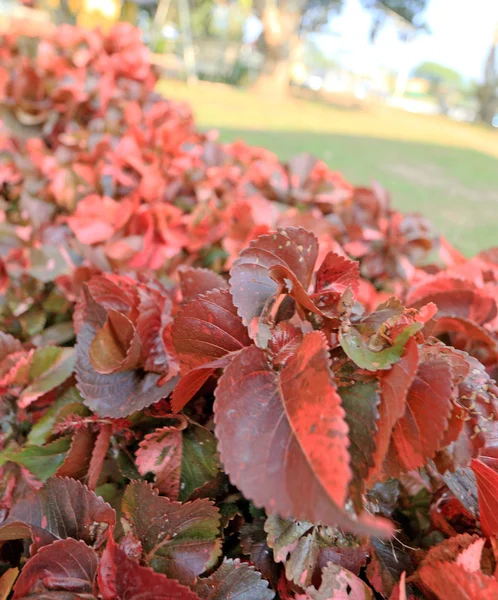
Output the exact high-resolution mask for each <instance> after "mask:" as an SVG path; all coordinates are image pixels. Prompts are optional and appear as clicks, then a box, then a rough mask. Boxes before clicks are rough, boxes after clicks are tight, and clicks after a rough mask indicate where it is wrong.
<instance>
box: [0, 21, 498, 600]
mask: <svg viewBox="0 0 498 600" xmlns="http://www.w3.org/2000/svg"><path fill="white" fill-rule="evenodd" d="M0 56H1V58H2V61H1V66H0V102H1V105H2V107H3V115H4V121H5V123H4V124H5V128H4V130H3V133H2V137H1V138H0V159H1V162H0V183H1V202H2V204H1V210H2V221H1V224H0V234H1V235H0V251H1V264H0V289H1V293H2V296H1V299H2V301H1V312H0V318H1V325H2V333H1V334H0V389H1V394H2V396H1V398H2V402H1V405H0V406H1V415H2V435H1V452H0V462H1V467H0V468H1V475H2V480H1V485H0V506H1V519H2V521H1V523H0V540H3V546H2V548H1V567H2V571H3V576H2V579H1V580H0V589H2V593H3V594H4V596H3V597H7V595H8V594H9V591H10V590H11V589H12V590H13V592H12V593H13V598H29V597H33V598H35V597H36V598H47V599H48V598H60V599H69V598H87V599H90V598H103V599H112V598H126V599H127V600H133V599H138V598H140V599H149V598H150V599H151V600H152V599H158V600H160V599H165V600H166V599H173V598H175V599H181V600H195V599H197V600H199V598H200V599H210V600H214V599H216V600H226V599H228V598H232V597H233V598H235V597H237V598H243V599H244V600H270V599H271V598H274V597H278V598H281V599H282V600H291V599H295V600H318V599H320V600H329V599H330V600H332V599H339V598H354V599H361V600H363V599H370V598H374V597H383V598H391V599H393V600H396V599H399V600H401V599H403V598H420V597H426V598H434V597H435V598H439V599H442V600H445V599H447V598H452V599H453V598H455V599H457V600H458V599H459V598H462V599H463V598H465V599H468V598H475V599H477V598H489V599H491V598H496V597H498V581H497V579H496V578H495V575H494V574H495V573H496V572H497V571H496V567H497V564H498V554H497V553H498V546H497V544H496V535H497V534H498V521H497V517H496V515H497V508H498V507H497V504H496V502H497V500H496V497H497V493H498V466H497V462H496V461H497V456H498V454H497V451H496V437H497V429H496V425H495V418H496V414H497V409H498V404H497V403H498V400H497V394H498V388H497V387H496V386H495V383H494V380H493V377H494V376H496V369H497V363H498V361H497V339H498V338H497V334H498V316H497V306H496V303H497V300H498V253H497V252H496V251H495V250H490V251H486V252H482V253H480V254H479V255H477V256H476V257H474V258H472V259H470V260H467V259H466V258H465V257H463V256H462V255H460V254H459V253H458V251H456V250H455V249H454V248H452V247H451V246H450V245H449V244H448V243H447V242H446V240H445V239H444V238H440V237H438V236H437V235H436V234H435V233H434V232H433V231H432V229H431V226H430V224H429V223H428V222H427V221H426V220H425V219H424V218H422V217H420V216H418V215H403V214H400V213H399V212H397V211H395V210H394V209H393V208H391V205H390V201H389V197H388V194H387V193H386V192H385V191H384V190H383V189H382V188H381V187H380V186H379V185H377V184H375V185H373V186H372V187H371V188H358V187H354V186H353V185H351V184H350V183H349V182H347V181H346V180H345V179H344V178H343V177H342V176H341V175H340V174H339V173H337V172H333V171H330V170H329V169H328V167H327V166H326V165H325V164H324V163H322V162H320V161H318V160H316V159H314V158H312V157H311V156H309V155H300V156H298V157H296V158H295V159H293V160H291V161H289V163H286V164H284V163H281V162H280V161H279V160H278V159H277V158H276V157H275V156H274V155H273V154H271V153H269V152H268V151H266V150H264V149H261V148H253V147H250V146H247V145H245V144H244V143H243V142H237V143H234V144H221V143H219V142H217V140H216V134H215V133H214V132H207V133H202V132H199V131H198V130H197V129H196V128H195V124H194V122H193V119H192V116H191V113H190V111H189V109H188V107H186V106H184V105H183V104H179V103H176V102H172V101H167V100H164V99H162V98H160V97H159V96H157V95H156V94H155V93H154V91H153V90H154V84H155V75H154V73H153V71H152V69H151V68H150V66H149V64H148V62H147V54H146V50H145V49H144V47H143V46H142V45H141V43H140V40H139V36H138V33H137V31H136V30H134V29H133V28H131V27H130V26H127V25H119V26H117V27H115V28H114V29H113V30H112V31H110V32H109V33H107V34H102V33H99V32H89V31H84V30H79V29H75V28H69V27H62V28H60V29H58V30H56V31H55V32H52V33H48V34H47V35H46V36H45V37H44V38H43V39H33V38H31V39H27V38H23V37H20V36H4V37H3V38H2V40H1V44H0ZM75 341H76V343H75ZM19 540H30V543H28V545H23V544H21V543H20V542H19ZM19 567H21V571H20V574H19V575H18V569H19ZM3 590H5V591H3Z"/></svg>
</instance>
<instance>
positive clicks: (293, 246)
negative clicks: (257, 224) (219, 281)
mask: <svg viewBox="0 0 498 600" xmlns="http://www.w3.org/2000/svg"><path fill="white" fill-rule="evenodd" d="M317 255H318V243H317V240H316V238H315V236H314V235H313V234H312V233H310V232H307V231H305V230H304V229H301V228H298V229H296V228H294V227H288V228H287V229H280V230H279V231H278V232H277V233H273V234H269V235H263V236H260V237H259V238H257V239H256V240H254V241H253V242H251V243H250V244H249V246H248V247H247V248H245V249H244V250H242V252H241V253H240V256H239V258H238V259H237V260H236V261H235V263H234V265H233V267H232V270H231V271H230V290H231V293H232V296H233V303H234V304H235V306H236V307H237V311H238V314H239V315H240V316H241V318H242V321H243V323H244V325H246V326H247V327H249V331H250V334H251V337H252V338H253V339H256V338H257V336H258V335H261V334H262V332H259V325H258V323H259V319H260V317H261V315H262V314H263V312H264V311H265V308H267V306H268V304H269V302H270V300H271V299H272V298H273V297H274V296H275V294H277V292H278V288H279V286H278V284H277V282H276V281H275V280H274V279H273V278H272V277H271V275H270V269H272V268H274V267H277V266H279V267H283V268H284V269H286V270H287V272H289V273H291V275H292V276H293V277H294V278H295V280H296V281H297V282H298V283H299V285H300V286H301V287H302V288H303V289H304V290H305V291H306V290H307V288H308V286H309V284H310V282H311V277H312V275H313V269H314V266H315V262H316V258H317ZM265 335H266V334H265ZM263 337H265V336H263ZM267 341H268V339H267V338H266V342H267ZM261 342H263V339H262V340H261ZM260 345H261V344H260ZM262 345H264V346H265V345H266V343H263V344H262Z"/></svg>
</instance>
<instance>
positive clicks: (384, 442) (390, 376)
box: [369, 339, 418, 484]
mask: <svg viewBox="0 0 498 600" xmlns="http://www.w3.org/2000/svg"><path fill="white" fill-rule="evenodd" d="M417 368H418V347H417V343H416V342H415V340H414V339H410V340H408V342H407V344H406V346H405V352H404V354H403V356H402V357H401V360H400V361H399V362H398V363H396V364H394V365H393V366H392V367H391V368H390V369H389V371H382V372H381V375H380V389H381V401H380V405H379V420H378V423H377V427H378V429H377V435H376V440H375V451H374V455H373V467H372V469H371V471H370V474H369V482H370V484H372V483H374V482H375V480H376V479H377V478H378V477H379V476H380V475H381V473H382V465H383V463H384V460H385V457H386V454H387V451H388V449H389V442H390V439H391V433H392V431H393V428H394V425H395V423H396V422H397V421H398V420H399V419H401V417H403V415H404V414H405V410H406V398H407V394H408V390H409V388H410V386H411V384H412V381H413V378H414V377H415V373H416V372H417Z"/></svg>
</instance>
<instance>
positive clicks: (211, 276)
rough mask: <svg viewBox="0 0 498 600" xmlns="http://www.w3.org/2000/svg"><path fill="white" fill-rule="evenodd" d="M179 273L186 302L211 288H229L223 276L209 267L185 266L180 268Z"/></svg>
mask: <svg viewBox="0 0 498 600" xmlns="http://www.w3.org/2000/svg"><path fill="white" fill-rule="evenodd" d="M178 275H179V277H180V289H181V291H182V298H183V301H184V302H190V301H191V300H194V299H195V298H196V297H197V296H199V295H200V294H207V292H209V291H211V290H215V289H216V290H227V289H228V283H227V282H226V281H225V280H224V279H223V277H222V276H221V275H218V273H215V272H214V271H210V270H209V269H194V268H193V267H184V268H182V269H179V270H178Z"/></svg>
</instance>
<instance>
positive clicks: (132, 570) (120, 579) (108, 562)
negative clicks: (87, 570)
mask: <svg viewBox="0 0 498 600" xmlns="http://www.w3.org/2000/svg"><path fill="white" fill-rule="evenodd" d="M98 582H99V589H100V593H101V594H102V598H103V600H199V596H198V595H197V594H196V593H195V592H192V591H191V590H190V589H189V588H188V587H185V586H184V585H181V584H180V583H178V581H175V580H174V579H168V578H167V577H165V576H164V575H161V573H154V571H153V570H152V569H150V568H149V567H142V566H141V565H140V564H139V563H138V562H137V561H135V560H132V559H131V558H129V557H128V556H127V555H126V553H125V552H124V551H123V550H121V549H120V548H119V547H118V546H117V544H116V542H115V541H114V540H113V539H112V538H110V539H109V541H108V542H107V546H106V548H105V550H104V553H103V554H102V558H101V560H100V564H99V571H98Z"/></svg>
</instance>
